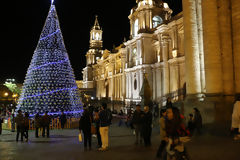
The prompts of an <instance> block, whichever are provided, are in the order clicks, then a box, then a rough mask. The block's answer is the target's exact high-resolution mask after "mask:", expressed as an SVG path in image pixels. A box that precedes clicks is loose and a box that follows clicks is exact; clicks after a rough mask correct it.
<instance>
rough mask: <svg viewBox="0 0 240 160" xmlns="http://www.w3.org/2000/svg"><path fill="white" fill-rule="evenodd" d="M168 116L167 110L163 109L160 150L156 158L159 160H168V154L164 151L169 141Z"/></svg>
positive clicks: (160, 121) (161, 112)
mask: <svg viewBox="0 0 240 160" xmlns="http://www.w3.org/2000/svg"><path fill="white" fill-rule="evenodd" d="M166 116H167V112H166V109H161V111H160V120H159V124H160V146H159V148H158V151H157V156H156V157H157V158H159V159H167V154H166V152H164V149H165V147H166V144H167V141H166V137H167V133H166Z"/></svg>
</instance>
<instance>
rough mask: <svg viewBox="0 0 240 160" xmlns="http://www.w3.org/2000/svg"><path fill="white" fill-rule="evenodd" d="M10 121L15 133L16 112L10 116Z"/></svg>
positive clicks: (12, 130)
mask: <svg viewBox="0 0 240 160" xmlns="http://www.w3.org/2000/svg"><path fill="white" fill-rule="evenodd" d="M10 120H11V132H15V114H14V112H12V114H11V116H10Z"/></svg>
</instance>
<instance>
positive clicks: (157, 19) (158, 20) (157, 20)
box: [152, 16, 163, 28]
mask: <svg viewBox="0 0 240 160" xmlns="http://www.w3.org/2000/svg"><path fill="white" fill-rule="evenodd" d="M152 22H153V28H156V27H157V26H158V25H160V24H161V23H162V22H163V20H162V18H161V17H160V16H154V17H153V19H152Z"/></svg>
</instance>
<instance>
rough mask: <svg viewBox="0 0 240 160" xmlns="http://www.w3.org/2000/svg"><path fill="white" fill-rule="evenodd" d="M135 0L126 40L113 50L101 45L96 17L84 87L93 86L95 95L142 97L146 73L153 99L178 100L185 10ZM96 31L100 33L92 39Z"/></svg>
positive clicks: (120, 98)
mask: <svg viewBox="0 0 240 160" xmlns="http://www.w3.org/2000/svg"><path fill="white" fill-rule="evenodd" d="M137 3H138V6H137V7H135V8H133V9H132V10H131V14H130V15H129V20H130V24H131V26H130V29H131V35H130V37H131V38H130V40H128V41H125V42H123V44H121V45H120V46H118V47H116V48H114V49H113V50H112V51H108V50H102V37H101V35H102V31H101V29H100V26H99V23H98V20H97V18H96V20H95V24H94V26H93V28H92V30H91V33H90V37H91V38H90V50H89V51H88V52H87V54H86V59H87V66H86V67H85V68H84V69H83V87H86V88H91V87H92V88H95V89H96V97H97V98H98V99H101V98H106V97H107V98H109V99H110V100H114V101H124V102H125V104H130V103H140V101H141V96H140V95H139V93H140V91H141V88H142V85H143V80H144V76H146V77H147V79H148V82H149V84H150V88H151V91H152V100H153V102H156V103H162V102H163V101H164V100H165V99H166V97H167V96H170V97H172V98H173V99H174V100H178V99H179V98H180V97H179V93H180V91H181V90H182V89H183V88H184V84H185V78H184V77H185V75H184V61H185V58H184V50H183V40H184V34H183V16H182V14H181V13H180V14H178V15H176V16H175V17H171V14H172V10H171V9H170V8H169V7H168V5H167V3H163V2H158V3H157V1H156V2H155V1H139V2H137ZM96 28H99V30H96ZM98 32H99V35H100V36H99V39H96V40H93V39H92V38H93V37H96V36H95V35H96V34H97V33H98ZM95 52H96V53H99V56H97V54H95ZM170 84H173V85H170Z"/></svg>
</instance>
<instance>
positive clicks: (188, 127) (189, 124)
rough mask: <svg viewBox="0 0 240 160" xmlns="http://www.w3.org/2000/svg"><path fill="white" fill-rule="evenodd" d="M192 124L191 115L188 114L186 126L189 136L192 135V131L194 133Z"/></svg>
mask: <svg viewBox="0 0 240 160" xmlns="http://www.w3.org/2000/svg"><path fill="white" fill-rule="evenodd" d="M194 128H195V127H194V123H193V114H191V113H190V114H189V117H188V126H187V129H188V130H189V131H190V136H192V135H193V131H194Z"/></svg>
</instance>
